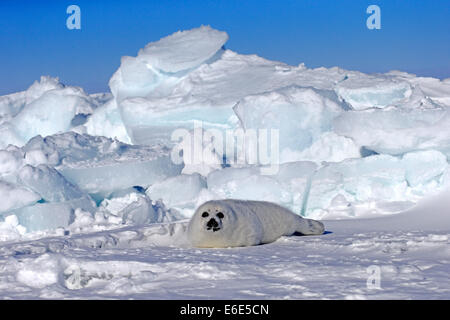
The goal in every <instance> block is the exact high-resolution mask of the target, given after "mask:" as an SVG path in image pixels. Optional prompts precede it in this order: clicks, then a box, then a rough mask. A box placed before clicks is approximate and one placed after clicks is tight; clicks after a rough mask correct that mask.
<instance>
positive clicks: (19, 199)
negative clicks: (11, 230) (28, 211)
mask: <svg viewBox="0 0 450 320" xmlns="http://www.w3.org/2000/svg"><path fill="white" fill-rule="evenodd" d="M0 195H1V199H0V200H1V201H0V213H4V212H7V211H11V210H13V209H17V208H21V207H25V206H28V205H30V204H33V203H36V202H37V201H38V200H40V199H41V196H40V195H39V194H37V193H36V192H33V191H31V190H29V189H27V188H24V187H22V186H20V185H14V184H12V183H8V182H5V181H2V180H0Z"/></svg>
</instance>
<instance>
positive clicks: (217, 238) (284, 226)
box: [188, 199, 324, 248]
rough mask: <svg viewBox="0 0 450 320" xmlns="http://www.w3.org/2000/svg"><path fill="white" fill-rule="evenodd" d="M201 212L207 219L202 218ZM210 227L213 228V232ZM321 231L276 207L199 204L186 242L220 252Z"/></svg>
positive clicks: (228, 202)
mask: <svg viewBox="0 0 450 320" xmlns="http://www.w3.org/2000/svg"><path fill="white" fill-rule="evenodd" d="M204 212H206V213H208V217H206V218H205V217H202V214H204ZM219 212H222V213H223V218H222V219H220V218H219V217H218V213H219ZM219 216H220V215H219ZM211 219H214V220H215V223H214V222H210V220H211ZM208 222H210V225H209V227H210V229H209V230H208V225H207V224H208ZM211 224H214V226H216V228H215V229H216V231H214V230H213V228H211ZM217 229H219V230H217ZM323 231H324V226H323V224H322V223H321V222H319V221H315V220H311V219H304V218H302V217H301V216H299V215H296V214H295V213H293V212H292V211H290V210H288V209H286V208H283V207H281V206H279V205H277V204H274V203H271V202H265V201H244V200H233V199H227V200H213V201H208V202H206V203H204V204H202V205H201V206H200V207H199V208H198V209H197V210H196V211H195V213H194V216H193V217H192V219H191V221H190V222H189V226H188V238H189V240H190V242H191V244H192V245H193V246H195V247H204V248H213V247H218V248H223V247H240V246H252V245H257V244H261V243H268V242H272V241H275V240H276V239H278V238H279V237H281V236H287V235H292V234H294V233H295V232H299V233H302V234H304V235H313V234H322V233H323Z"/></svg>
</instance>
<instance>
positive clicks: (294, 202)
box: [207, 161, 316, 214]
mask: <svg viewBox="0 0 450 320" xmlns="http://www.w3.org/2000/svg"><path fill="white" fill-rule="evenodd" d="M315 170H316V165H315V164H314V163H312V162H308V161H305V162H292V163H285V164H281V165H280V168H279V171H278V173H277V174H275V175H261V173H260V168H259V167H256V166H255V167H246V168H225V169H222V170H216V171H213V172H211V173H210V174H209V175H208V179H207V185H208V190H209V191H210V192H212V194H213V195H214V198H215V199H224V198H233V199H246V200H261V201H271V202H275V203H278V204H280V205H284V206H286V207H289V208H291V209H292V210H293V211H294V212H297V213H299V214H300V213H301V212H302V210H303V207H304V205H305V201H306V199H307V197H308V191H309V184H310V178H311V176H312V174H313V173H314V171H315Z"/></svg>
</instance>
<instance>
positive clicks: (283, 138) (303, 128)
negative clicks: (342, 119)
mask: <svg viewBox="0 0 450 320" xmlns="http://www.w3.org/2000/svg"><path fill="white" fill-rule="evenodd" d="M234 111H235V112H236V114H237V116H238V117H239V120H240V122H241V124H242V126H243V128H244V130H248V129H254V130H258V129H267V130H270V129H275V130H278V131H279V148H280V151H281V152H283V150H285V149H289V150H291V151H301V150H304V149H305V148H308V147H309V146H311V144H312V143H313V142H314V141H316V140H317V139H319V137H320V135H321V134H322V132H325V131H329V130H330V129H331V121H332V119H333V118H334V117H335V116H337V115H338V114H339V113H340V112H341V111H342V108H341V106H340V105H338V104H337V103H336V102H334V101H333V100H331V99H328V98H327V97H326V96H325V95H323V94H321V93H320V92H319V91H317V90H315V89H312V88H302V87H297V86H291V87H287V88H282V89H279V90H276V91H272V92H267V93H263V94H259V95H252V96H248V97H246V98H244V99H242V100H241V101H239V103H238V104H236V106H235V107H234Z"/></svg>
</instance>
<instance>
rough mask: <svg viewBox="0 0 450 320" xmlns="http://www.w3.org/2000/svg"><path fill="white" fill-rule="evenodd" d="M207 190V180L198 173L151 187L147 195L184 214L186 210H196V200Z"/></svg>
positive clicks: (184, 175) (180, 176) (167, 180)
mask: <svg viewBox="0 0 450 320" xmlns="http://www.w3.org/2000/svg"><path fill="white" fill-rule="evenodd" d="M204 189H206V181H205V179H204V178H203V177H202V176H201V175H199V174H198V173H194V174H189V175H187V174H182V175H179V176H176V177H172V178H169V179H166V180H164V181H161V182H159V183H155V184H153V185H151V186H150V187H149V188H148V189H147V191H146V193H147V195H148V196H149V197H150V198H151V199H155V200H159V199H161V200H162V201H163V202H164V204H165V205H166V206H167V207H169V208H175V209H177V210H179V211H180V212H182V213H183V210H184V209H188V210H191V211H193V210H195V206H196V200H197V198H198V196H199V194H200V192H201V191H202V190H204Z"/></svg>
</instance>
